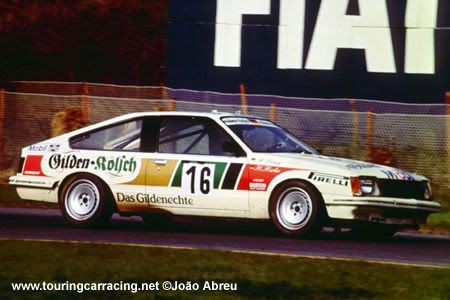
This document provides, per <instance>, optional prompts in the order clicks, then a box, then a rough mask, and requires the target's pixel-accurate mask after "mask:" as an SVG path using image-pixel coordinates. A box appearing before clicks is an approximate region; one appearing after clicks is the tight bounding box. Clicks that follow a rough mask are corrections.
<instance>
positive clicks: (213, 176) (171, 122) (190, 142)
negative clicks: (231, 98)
mask: <svg viewBox="0 0 450 300" xmlns="http://www.w3.org/2000/svg"><path fill="white" fill-rule="evenodd" d="M157 140H158V143H157V147H158V149H157V153H156V154H155V156H154V159H153V160H151V161H150V163H149V165H148V167H147V171H148V175H147V179H148V180H147V195H148V198H149V199H148V200H149V201H150V202H151V203H152V204H153V205H154V206H156V207H158V208H162V209H166V210H171V211H173V212H175V213H178V214H193V215H208V216H236V213H237V212H246V211H248V210H249V202H248V191H243V190H237V182H238V179H239V178H240V177H241V176H243V175H242V173H243V172H244V169H245V168H244V166H245V164H246V162H247V158H246V156H245V153H244V151H243V150H242V149H240V147H239V145H238V144H237V143H236V142H235V141H234V140H233V139H232V138H231V137H230V136H229V135H228V133H227V132H226V131H225V130H224V129H223V128H222V127H221V126H219V125H218V124H217V123H216V121H214V120H213V119H210V118H207V117H190V116H161V117H160V122H159V130H158V137H157ZM224 148H225V150H224ZM227 151H230V152H227ZM244 176H245V175H244Z"/></svg>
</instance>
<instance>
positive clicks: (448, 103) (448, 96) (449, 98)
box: [445, 91, 450, 183]
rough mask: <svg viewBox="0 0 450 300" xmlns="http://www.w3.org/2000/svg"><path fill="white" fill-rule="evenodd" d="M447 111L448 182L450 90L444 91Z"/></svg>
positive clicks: (449, 165) (449, 164)
mask: <svg viewBox="0 0 450 300" xmlns="http://www.w3.org/2000/svg"><path fill="white" fill-rule="evenodd" d="M445 104H446V105H445V107H446V112H447V116H446V117H447V181H448V182H449V183H450V91H449V92H447V93H445Z"/></svg>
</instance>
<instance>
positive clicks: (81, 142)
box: [70, 119, 142, 151]
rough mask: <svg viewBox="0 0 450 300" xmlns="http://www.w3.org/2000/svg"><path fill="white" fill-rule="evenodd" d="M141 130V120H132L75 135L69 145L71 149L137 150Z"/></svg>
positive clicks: (139, 143) (139, 146)
mask: <svg viewBox="0 0 450 300" xmlns="http://www.w3.org/2000/svg"><path fill="white" fill-rule="evenodd" d="M141 131H142V120H141V119H139V120H133V121H129V122H126V123H121V124H119V125H114V126H110V127H107V128H104V129H100V130H95V131H92V132H87V133H84V134H82V135H79V136H76V137H75V138H73V139H72V140H71V141H70V146H71V147H72V148H73V149H88V150H113V151H139V150H140V148H141Z"/></svg>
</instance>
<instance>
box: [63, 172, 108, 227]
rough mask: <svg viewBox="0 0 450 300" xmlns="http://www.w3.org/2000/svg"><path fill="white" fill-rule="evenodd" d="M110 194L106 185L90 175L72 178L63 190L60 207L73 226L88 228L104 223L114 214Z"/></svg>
mask: <svg viewBox="0 0 450 300" xmlns="http://www.w3.org/2000/svg"><path fill="white" fill-rule="evenodd" d="M109 196H110V193H109V191H108V189H107V188H106V186H105V184H104V183H103V182H102V181H101V180H100V179H98V178H97V177H95V176H93V175H90V174H83V175H75V176H73V177H71V178H70V179H69V180H68V181H67V182H66V183H65V184H64V186H63V188H62V189H61V192H60V195H59V205H60V209H61V212H62V214H63V216H64V218H65V219H66V220H67V221H68V222H69V223H70V224H72V225H76V226H80V227H86V226H94V225H99V224H101V223H104V222H106V221H108V220H109V218H110V217H111V215H112V213H113V206H112V203H111V202H112V201H111V199H110V197H109Z"/></svg>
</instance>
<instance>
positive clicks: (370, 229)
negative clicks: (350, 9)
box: [352, 223, 400, 241]
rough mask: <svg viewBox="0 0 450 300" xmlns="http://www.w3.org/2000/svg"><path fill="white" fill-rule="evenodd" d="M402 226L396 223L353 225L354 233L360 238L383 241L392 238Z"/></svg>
mask: <svg viewBox="0 0 450 300" xmlns="http://www.w3.org/2000/svg"><path fill="white" fill-rule="evenodd" d="M399 230H400V228H399V227H398V226H396V225H388V224H371V223H363V224H357V225H354V226H353V227H352V234H353V236H354V237H355V238H356V239H358V240H363V241H383V240H389V239H391V238H392V237H393V236H394V234H395V233H396V232H397V231H399Z"/></svg>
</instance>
